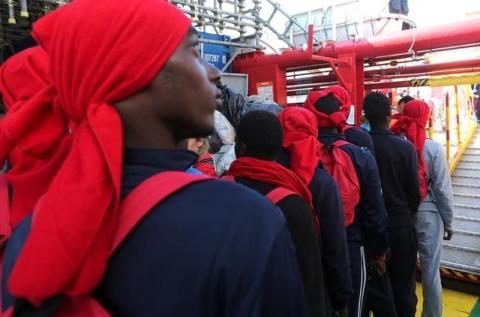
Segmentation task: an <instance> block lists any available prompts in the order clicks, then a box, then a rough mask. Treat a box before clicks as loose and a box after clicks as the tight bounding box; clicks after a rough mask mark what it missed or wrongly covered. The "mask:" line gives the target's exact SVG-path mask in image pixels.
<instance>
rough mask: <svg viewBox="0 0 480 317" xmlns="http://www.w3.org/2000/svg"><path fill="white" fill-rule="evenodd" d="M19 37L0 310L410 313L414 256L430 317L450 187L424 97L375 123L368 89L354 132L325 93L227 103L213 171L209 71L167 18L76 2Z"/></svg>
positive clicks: (2, 78)
mask: <svg viewBox="0 0 480 317" xmlns="http://www.w3.org/2000/svg"><path fill="white" fill-rule="evenodd" d="M33 36H34V38H35V39H36V41H37V42H38V46H37V47H34V48H30V49H27V50H25V51H22V52H21V53H19V54H17V55H15V56H13V57H11V58H10V59H9V60H7V62H6V63H4V64H3V65H2V67H1V68H0V92H1V94H2V97H3V100H4V103H5V105H6V108H7V109H8V111H7V113H6V115H5V116H4V117H3V118H2V119H1V121H0V158H1V159H2V161H3V162H8V169H6V171H5V173H4V174H2V175H1V177H0V181H4V186H3V187H2V188H0V194H1V193H5V192H6V193H7V196H4V197H8V200H9V201H10V203H9V204H6V205H7V207H5V206H3V205H2V206H3V207H2V210H1V211H0V222H1V223H0V242H1V243H2V247H3V249H2V250H1V252H2V254H1V259H2V270H1V272H2V275H1V288H0V292H1V294H0V295H1V296H0V304H1V305H0V309H1V312H2V316H3V315H5V316H199V317H200V316H205V317H211V316H238V317H245V316H253V317H255V316H258V317H268V316H272V317H281V316H292V317H293V316H295V317H298V316H309V317H320V316H321V317H326V316H342V317H346V316H352V317H360V316H368V314H369V313H370V312H373V313H374V314H375V316H389V317H390V316H408V317H412V316H415V312H416V304H417V298H416V295H415V266H416V260H417V253H418V254H419V255H420V263H421V266H422V272H423V274H422V282H423V286H424V287H423V290H424V305H423V312H422V315H423V316H425V317H436V316H441V314H442V312H441V307H442V304H441V283H440V277H439V272H438V268H439V258H440V250H441V240H442V239H446V240H448V239H450V238H451V237H452V230H451V228H452V190H451V183H450V178H449V174H448V168H447V165H446V162H445V158H444V155H443V152H442V148H441V146H440V145H439V144H438V143H436V142H434V141H432V140H428V139H426V134H425V126H426V123H427V121H428V117H429V113H430V109H429V108H428V106H427V105H426V104H425V103H424V102H423V101H420V100H409V101H408V102H406V103H405V105H404V106H403V109H402V113H401V114H400V115H399V116H398V117H397V118H395V119H396V122H395V123H394V124H393V126H392V127H391V128H390V125H391V124H390V121H391V119H392V114H391V106H390V101H389V100H388V98H387V97H386V96H385V95H383V94H382V93H379V92H372V93H370V94H368V95H367V96H366V97H365V99H364V104H363V109H364V112H365V117H366V119H367V120H368V123H369V129H368V130H369V131H366V130H363V129H360V128H356V127H352V126H349V125H348V124H347V117H348V114H349V110H350V106H351V100H350V96H349V93H348V92H347V91H346V90H345V89H344V88H343V87H341V86H337V85H336V86H332V87H330V88H327V89H324V90H322V91H312V92H311V93H310V94H309V96H308V98H307V101H306V102H305V104H304V105H303V107H287V108H285V109H282V108H280V107H278V106H275V107H272V106H271V105H269V106H268V107H267V108H268V109H263V108H262V106H258V107H257V106H256V107H253V108H252V111H249V112H241V111H238V119H239V120H236V122H235V124H233V123H232V125H234V127H235V132H236V136H235V146H234V152H235V156H236V159H235V160H234V161H233V162H232V163H231V165H229V168H228V171H227V172H226V173H222V175H217V172H216V171H215V164H214V159H213V158H212V153H210V150H209V139H208V137H209V136H210V135H211V134H212V133H213V132H214V122H215V116H214V112H215V111H216V110H218V109H220V108H222V107H223V104H222V91H221V90H220V89H219V87H221V85H219V82H220V75H221V74H220V72H219V71H218V70H217V69H215V68H213V67H212V66H210V65H209V64H207V63H206V62H205V61H204V60H203V59H202V58H201V56H200V54H199V51H198V48H197V44H198V35H197V33H196V31H195V30H194V29H193V28H192V27H191V21H190V20H189V19H188V18H187V17H186V16H185V15H184V14H183V13H182V12H181V11H179V10H178V9H177V8H175V7H174V6H172V5H171V4H169V3H168V2H166V1H163V0H145V1H127V0H116V1H113V0H76V1H74V2H72V3H70V4H68V5H65V6H63V7H62V8H60V9H58V10H56V11H55V12H53V13H51V14H49V15H47V16H45V17H44V18H42V19H40V20H39V21H38V22H37V23H36V24H35V25H34V27H33ZM223 89H224V88H223ZM272 109H273V110H272ZM236 113H237V112H236ZM235 118H236V119H237V115H235ZM218 176H221V177H218ZM0 186H2V182H0ZM4 200H5V199H4Z"/></svg>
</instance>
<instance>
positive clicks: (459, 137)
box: [455, 85, 462, 149]
mask: <svg viewBox="0 0 480 317" xmlns="http://www.w3.org/2000/svg"><path fill="white" fill-rule="evenodd" d="M455 120H456V122H457V146H458V149H460V145H461V143H462V131H461V129H460V98H459V96H458V86H457V85H455Z"/></svg>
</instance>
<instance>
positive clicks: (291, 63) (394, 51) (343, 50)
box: [234, 18, 480, 72]
mask: <svg viewBox="0 0 480 317" xmlns="http://www.w3.org/2000/svg"><path fill="white" fill-rule="evenodd" d="M479 30H480V18H473V19H468V20H464V21H459V22H454V23H450V24H445V25H442V26H435V27H428V28H423V29H412V30H405V31H401V32H396V33H391V34H385V35H380V36H374V37H371V38H367V39H361V40H358V41H354V40H351V41H345V42H340V43H336V44H333V45H330V46H327V47H325V48H322V49H320V50H319V51H318V52H316V53H315V55H320V56H325V57H333V58H336V57H337V56H338V55H341V54H348V53H355V54H356V57H357V58H376V57H378V56H389V55H398V54H407V53H409V49H411V50H412V51H414V52H416V53H422V52H425V51H429V50H435V49H441V48H447V47H448V48H453V47H457V46H465V45H470V44H475V43H480V32H479ZM311 56H312V55H311V50H310V48H309V49H308V50H307V51H302V50H290V51H286V52H284V53H283V54H281V55H277V54H274V55H267V54H265V53H262V52H255V53H249V54H246V55H241V56H239V57H238V58H237V60H236V61H235V64H234V67H235V69H236V70H237V71H240V72H241V71H242V69H246V68H251V67H256V66H258V65H269V64H276V65H278V66H279V67H280V68H291V67H301V66H307V65H315V64H318V61H315V60H313V59H312V58H311Z"/></svg>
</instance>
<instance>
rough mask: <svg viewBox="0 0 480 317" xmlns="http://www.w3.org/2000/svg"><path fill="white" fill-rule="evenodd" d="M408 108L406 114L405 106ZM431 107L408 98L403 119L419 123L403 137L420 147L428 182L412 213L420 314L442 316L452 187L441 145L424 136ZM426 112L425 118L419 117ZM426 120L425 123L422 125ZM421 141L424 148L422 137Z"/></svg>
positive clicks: (449, 237)
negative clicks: (420, 291)
mask: <svg viewBox="0 0 480 317" xmlns="http://www.w3.org/2000/svg"><path fill="white" fill-rule="evenodd" d="M407 107H408V108H409V109H408V110H409V111H408V112H409V113H408V114H406V113H405V112H406V109H407ZM429 112H430V109H429V107H428V105H427V104H426V103H425V102H423V101H419V100H415V101H410V102H408V103H407V104H406V105H405V108H404V113H403V115H402V117H407V120H406V122H416V123H417V124H419V123H420V122H422V126H419V127H418V129H417V132H416V133H413V135H410V134H409V133H406V135H405V136H406V137H407V138H408V139H409V140H410V141H412V142H413V143H414V144H415V146H416V147H417V148H419V149H422V152H421V154H422V156H423V160H424V162H425V171H426V183H427V185H428V188H427V192H426V196H425V198H424V199H423V200H422V203H421V204H420V207H419V210H418V212H417V214H416V215H415V230H416V233H417V243H418V254H419V256H420V265H421V267H422V289H423V310H422V317H440V316H442V284H441V280H440V272H439V267H440V256H441V250H442V239H443V240H450V239H451V238H452V235H453V231H452V218H453V189H452V184H451V180H450V173H449V168H448V163H447V159H446V156H445V152H444V150H443V146H442V145H441V144H440V143H438V142H436V141H434V140H430V139H426V137H425V135H426V133H425V129H424V127H425V125H426V122H427V121H428V114H429ZM423 115H425V118H421V117H422V116H423ZM423 123H425V124H423ZM422 139H423V140H424V144H423V147H422V146H421V140H422Z"/></svg>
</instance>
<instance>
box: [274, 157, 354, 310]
mask: <svg viewBox="0 0 480 317" xmlns="http://www.w3.org/2000/svg"><path fill="white" fill-rule="evenodd" d="M279 163H281V164H282V165H284V166H285V167H288V168H290V157H289V154H288V152H287V151H286V150H283V151H282V152H281V154H280V158H279ZM309 188H310V192H311V193H312V198H313V207H314V208H315V211H316V212H317V215H318V219H319V220H320V240H319V241H320V244H321V246H322V265H323V272H324V274H325V283H326V287H327V291H328V295H329V296H328V297H329V299H330V300H329V302H330V303H331V306H332V308H333V309H335V310H338V309H342V308H345V307H347V306H348V301H349V299H350V296H351V295H352V294H353V291H352V278H351V275H350V262H349V257H348V247H347V234H346V229H345V220H344V216H343V206H342V199H341V198H340V192H339V190H338V187H337V184H336V183H335V180H334V179H333V178H332V177H331V176H330V175H329V174H328V173H327V172H326V171H324V170H323V169H321V168H317V169H316V170H315V174H314V176H313V178H312V181H311V183H310V185H309Z"/></svg>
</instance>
